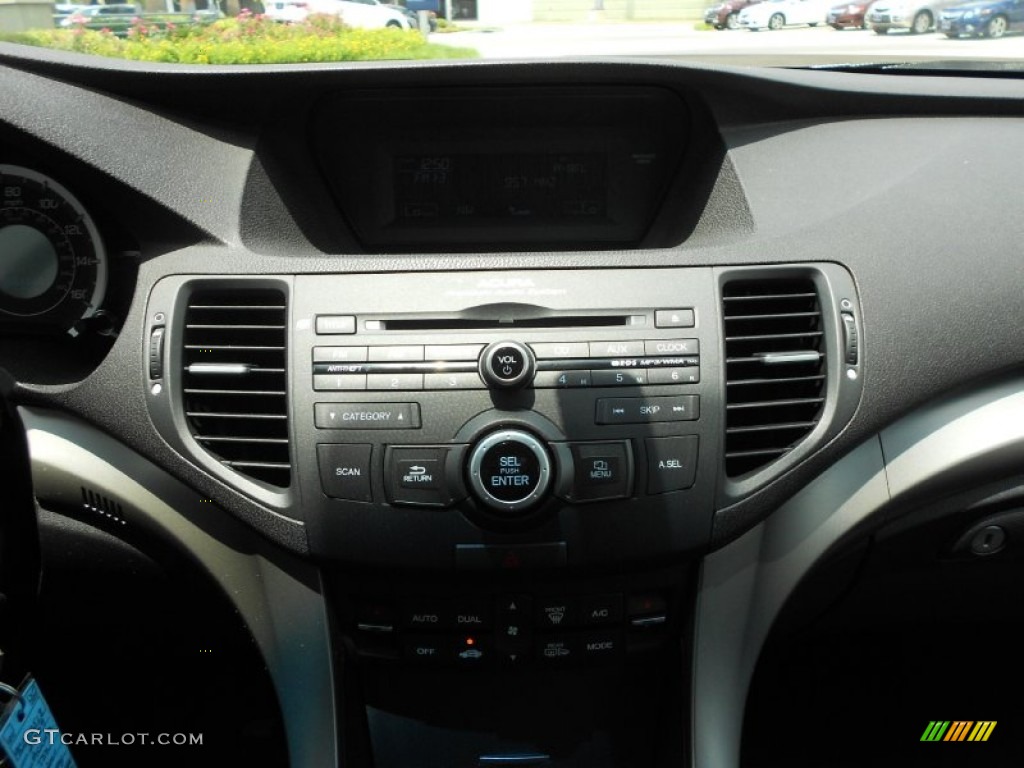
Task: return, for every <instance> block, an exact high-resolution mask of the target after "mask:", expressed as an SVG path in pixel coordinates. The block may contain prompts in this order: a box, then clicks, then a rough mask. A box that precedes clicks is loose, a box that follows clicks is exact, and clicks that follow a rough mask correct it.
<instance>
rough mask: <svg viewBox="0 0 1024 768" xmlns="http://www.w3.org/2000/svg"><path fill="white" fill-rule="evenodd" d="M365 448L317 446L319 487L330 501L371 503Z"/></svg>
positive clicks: (367, 448) (367, 452)
mask: <svg viewBox="0 0 1024 768" xmlns="http://www.w3.org/2000/svg"><path fill="white" fill-rule="evenodd" d="M371 450H372V446H369V445H318V446H317V447H316V455H317V461H318V462H319V464H320V484H321V486H322V487H323V489H324V493H325V494H327V495H328V496H330V497H331V498H334V499H348V500H349V501H372V500H373V495H372V493H371V491H370V452H371Z"/></svg>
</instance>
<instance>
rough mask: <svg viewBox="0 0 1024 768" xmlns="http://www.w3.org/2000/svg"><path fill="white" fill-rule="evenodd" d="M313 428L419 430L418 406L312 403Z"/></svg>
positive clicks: (407, 404) (405, 404) (415, 404)
mask: <svg viewBox="0 0 1024 768" xmlns="http://www.w3.org/2000/svg"><path fill="white" fill-rule="evenodd" d="M313 422H314V424H315V426H316V428H317V429H419V427H420V406H419V404H418V403H316V404H315V405H314V406H313Z"/></svg>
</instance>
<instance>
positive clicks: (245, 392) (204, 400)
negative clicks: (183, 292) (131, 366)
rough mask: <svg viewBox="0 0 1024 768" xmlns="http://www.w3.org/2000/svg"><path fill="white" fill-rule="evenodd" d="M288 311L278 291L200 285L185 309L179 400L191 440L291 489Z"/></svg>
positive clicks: (242, 470)
mask: <svg viewBox="0 0 1024 768" xmlns="http://www.w3.org/2000/svg"><path fill="white" fill-rule="evenodd" d="M287 318H288V306H287V299H286V296H285V293H284V291H283V290H280V289H276V288H263V287H260V288H248V287H238V286H237V285H236V286H232V287H230V288H228V287H213V286H211V287H201V286H200V287H197V288H196V289H195V290H193V291H192V292H191V294H190V296H189V300H188V305H187V308H186V310H185V318H184V334H183V337H182V349H181V362H182V371H181V382H182V387H181V396H182V401H181V402H182V404H183V408H184V415H185V421H186V423H187V424H188V428H189V432H190V433H191V434H192V437H193V438H194V439H195V441H196V442H197V443H198V444H199V445H201V446H202V447H203V448H204V449H205V450H206V451H207V452H208V453H210V454H211V455H212V456H214V457H215V458H216V459H217V460H218V461H220V462H221V463H222V464H223V465H224V466H226V467H227V468H229V469H231V470H233V471H234V472H237V473H238V474H240V475H245V476H246V477H249V478H252V479H254V480H258V481H261V482H263V483H266V484H268V485H271V486H275V487H278V488H287V487H288V486H290V485H291V476H292V463H291V453H292V452H291V445H290V444H289V428H288V387H287V383H288V375H287V360H288V350H287V327H288V322H287Z"/></svg>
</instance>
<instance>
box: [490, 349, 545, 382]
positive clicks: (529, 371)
mask: <svg viewBox="0 0 1024 768" xmlns="http://www.w3.org/2000/svg"><path fill="white" fill-rule="evenodd" d="M536 367H537V363H536V360H535V359H534V357H533V351H532V350H531V349H530V348H529V347H528V346H526V345H525V344H520V343H519V342H518V341H496V342H494V343H493V344H490V345H488V346H487V348H486V349H484V351H483V352H482V353H481V355H480V364H479V368H480V377H481V378H482V379H483V380H484V381H485V382H486V383H487V386H489V387H492V388H495V389H516V388H518V387H522V386H524V385H526V384H528V383H529V382H530V381H532V380H533V374H534V371H535V370H536Z"/></svg>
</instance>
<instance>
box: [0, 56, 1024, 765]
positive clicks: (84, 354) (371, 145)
mask: <svg viewBox="0 0 1024 768" xmlns="http://www.w3.org/2000/svg"><path fill="white" fill-rule="evenodd" d="M0 66H2V68H3V74H2V77H0V187H2V188H3V190H4V191H3V200H2V202H0V214H3V216H4V217H5V218H4V221H3V223H2V224H0V233H3V235H4V236H3V240H2V241H0V242H3V243H4V249H3V252H0V368H2V369H4V370H5V371H6V373H7V381H6V383H5V385H4V388H5V392H4V394H5V396H6V397H7V398H8V399H9V400H10V402H12V403H13V404H15V405H16V406H17V408H18V414H19V417H20V419H21V421H22V423H23V425H24V430H25V434H26V440H27V444H28V451H29V456H30V463H31V474H32V478H31V479H32V483H33V492H34V494H35V498H36V500H37V506H38V509H37V513H38V515H39V526H40V531H41V534H42V540H43V545H44V546H43V553H42V554H43V563H44V573H45V567H46V564H47V562H52V563H57V562H59V561H60V558H61V557H63V552H62V551H61V550H60V549H59V548H58V547H51V548H50V549H49V550H48V549H47V546H46V541H47V537H46V535H45V534H46V531H47V529H48V528H49V527H54V528H60V527H61V525H64V524H63V523H60V522H59V521H60V519H65V520H73V521H76V522H77V524H78V526H77V527H76V528H75V531H76V533H75V534H74V536H73V539H74V540H75V541H76V542H78V544H77V546H81V547H85V548H86V549H88V548H89V547H90V546H101V544H91V543H90V541H91V539H92V538H93V537H95V538H97V540H98V541H100V542H102V541H105V540H106V539H107V538H109V537H113V538H115V539H118V540H121V541H124V542H127V543H128V544H129V545H130V546H131V547H133V548H135V549H137V550H139V551H141V552H143V553H149V554H150V555H151V556H153V557H156V558H157V559H159V557H160V555H159V553H162V552H164V551H165V550H167V551H173V552H175V553H176V556H178V557H181V558H183V560H184V561H186V562H187V563H189V568H190V569H191V570H192V571H193V572H195V573H197V574H199V578H200V579H201V580H203V583H204V584H206V585H207V586H206V587H205V588H206V589H210V588H211V587H210V585H213V587H212V588H215V589H216V590H218V591H219V592H220V593H221V594H222V595H224V596H225V599H226V600H227V603H228V604H229V606H230V611H233V612H234V613H235V614H236V615H237V617H238V619H239V620H240V622H241V624H242V625H244V628H245V631H246V632H247V633H248V634H249V635H250V636H251V638H252V641H253V643H254V645H255V648H256V650H257V651H258V659H259V661H258V663H257V666H259V665H263V666H264V667H265V670H266V671H265V674H266V675H267V676H268V677H269V681H270V685H271V686H272V688H273V692H274V697H275V698H276V701H277V705H278V706H279V708H280V712H279V721H280V724H281V729H282V732H283V740H284V744H285V749H286V752H287V759H288V762H289V764H291V765H293V766H325V765H345V766H349V765H351V766H362V765H371V764H372V765H375V766H378V768H403V767H404V766H412V765H416V766H419V767H422V766H435V765H436V766H449V765H451V766H455V765H466V766H471V765H472V766H476V765H498V764H515V765H520V764H521V765H552V766H557V765H587V766H626V765H629V766H667V765H673V766H675V765H680V766H682V765H693V766H697V768H705V767H715V768H717V767H718V766H722V767H723V768H733V767H735V766H739V765H740V764H741V742H742V740H743V729H744V718H745V707H746V702H747V699H748V693H749V691H750V687H751V681H752V679H753V677H754V675H755V669H756V666H757V663H758V658H759V656H760V654H761V651H762V647H763V646H764V644H765V642H766V641H767V639H768V638H769V635H770V634H771V632H772V630H773V626H774V625H775V623H776V621H777V619H778V618H779V616H780V615H782V614H783V609H784V607H786V606H787V605H789V606H792V604H793V603H794V601H796V600H797V598H798V597H799V595H801V594H802V592H801V590H802V589H804V587H806V585H807V584H808V583H809V582H810V581H813V578H814V574H815V573H817V571H816V570H815V569H816V568H817V567H818V566H819V565H820V564H821V563H823V562H825V561H826V560H827V556H828V555H829V554H830V553H833V552H834V551H837V549H838V548H839V547H840V546H841V545H843V544H844V543H847V542H849V541H850V540H853V539H856V538H857V537H858V536H864V535H868V534H866V533H865V532H870V531H872V530H876V529H877V528H878V527H879V526H882V525H888V524H892V523H894V521H895V522H898V521H899V520H901V519H906V518H907V516H908V515H910V513H911V512H912V511H913V510H917V509H920V508H922V507H925V506H927V505H928V504H930V503H933V502H934V501H935V500H936V499H945V498H949V497H951V496H954V495H956V494H961V493H963V492H965V490H967V489H985V490H986V492H987V491H991V489H992V488H993V484H1000V483H1002V484H1010V485H1009V486H1008V487H1015V486H1013V483H1015V482H1016V483H1019V473H1020V470H1019V467H1020V462H1021V458H1022V455H1024V389H1022V383H1021V378H1020V376H1021V367H1022V363H1024V351H1022V348H1021V344H1020V331H1021V328H1022V327H1024V325H1022V323H1024V297H1022V292H1021V290H1020V289H1021V286H1022V285H1024V259H1022V258H1021V242H1024V218H1022V217H1021V216H1020V207H1021V192H1020V184H1019V179H1020V177H1021V172H1022V170H1024V169H1022V167H1021V162H1022V161H1021V160H1020V158H1021V157H1024V132H1022V130H1021V127H1022V125H1024V100H1022V96H1024V84H1022V83H1021V82H1019V81H1017V80H1012V79H992V80H987V79H980V78H957V77H947V76H943V77H938V76H930V77H924V76H915V75H909V74H898V75H897V74H888V75H879V74H872V75H869V74H852V73H838V72H825V71H810V70H785V69H777V70H764V69H754V68H751V69H742V68H728V67H712V66H697V65H689V64H685V63H676V62H670V61H614V60H607V61H597V60H594V61H561V62H526V63H517V64H510V63H501V62H493V63H492V62H466V63H461V64H459V65H457V66H454V65H450V64H401V63H388V64H374V65H366V66H359V65H357V66H346V67H333V66H320V65H297V66H288V67H272V66H271V67H237V68H230V67H207V68H201V69H200V68H189V67H174V66H160V67H158V66H150V65H146V64H137V63H114V62H109V61H95V60H92V59H89V58H85V57H77V56H75V55H71V54H66V55H65V54H56V53H47V52H41V51H31V52H29V51H24V50H22V49H20V48H18V47H15V46H9V45H5V46H2V47H0ZM1018 150H1021V151H1018ZM1002 490H1005V489H1002ZM1000 509H1002V507H1000ZM977 519H980V518H979V516H978V515H975V516H974V517H973V518H972V521H971V525H974V524H975V521H976V520H977ZM153 553H157V554H153ZM88 571H89V568H88V566H83V568H82V573H83V574H87V573H88ZM122 704H123V702H122Z"/></svg>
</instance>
